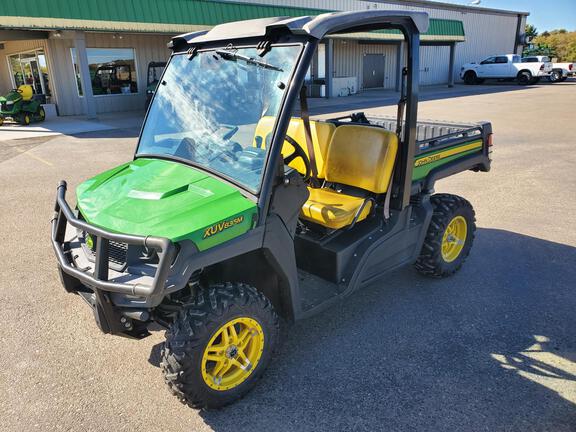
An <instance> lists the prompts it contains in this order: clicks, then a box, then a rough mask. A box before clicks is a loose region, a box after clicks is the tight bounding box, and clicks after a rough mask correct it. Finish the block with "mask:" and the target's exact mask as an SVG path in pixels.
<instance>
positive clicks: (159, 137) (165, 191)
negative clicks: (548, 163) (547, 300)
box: [52, 10, 492, 408]
mask: <svg viewBox="0 0 576 432" xmlns="http://www.w3.org/2000/svg"><path fill="white" fill-rule="evenodd" d="M428 21H429V20H428V15H427V14H426V13H423V12H414V11H391V10H366V11H357V12H337V13H326V14H323V15H319V16H315V17H311V16H305V17H299V18H286V17H279V18H264V19H257V20H252V21H249V22H241V23H226V24H221V25H218V26H215V27H214V28H213V29H211V30H209V31H201V32H195V33H189V34H185V35H181V36H177V37H174V38H173V39H172V42H171V44H170V47H171V49H172V55H171V58H170V61H169V63H168V65H167V66H166V69H165V71H164V73H163V75H162V78H160V82H159V84H158V86H157V88H156V91H155V94H154V97H153V98H152V102H151V104H150V107H149V109H148V111H147V115H146V119H145V122H144V125H143V127H142V130H141V133H140V137H139V141H138V146H137V149H136V152H135V155H134V158H133V159H132V160H130V161H128V162H126V163H124V164H122V165H120V166H118V167H115V168H112V169H110V170H108V171H106V172H103V173H101V174H99V175H97V176H95V177H93V178H91V179H89V180H86V181H85V182H83V183H81V184H80V185H79V186H78V187H77V188H76V197H77V202H76V207H75V208H74V206H70V205H69V204H68V202H67V200H66V190H67V185H66V182H65V181H61V182H60V184H59V186H58V188H57V194H56V204H55V212H54V217H53V220H52V245H53V248H54V252H55V254H56V258H57V261H58V269H59V275H60V278H61V282H62V285H63V286H64V289H65V290H66V291H68V292H70V293H74V294H77V295H78V296H80V297H81V298H82V299H83V300H85V301H86V303H87V304H88V305H89V307H90V308H91V309H92V312H93V315H94V319H95V321H96V323H97V325H98V327H99V328H100V329H101V330H102V331H103V332H104V333H108V334H112V335H118V336H124V337H130V338H136V339H140V338H144V337H146V336H148V335H149V334H150V333H149V329H153V328H157V326H158V325H160V326H162V327H164V328H166V341H165V343H164V345H163V348H162V351H161V357H162V360H161V368H162V370H163V373H164V378H165V381H166V383H167V384H168V387H169V388H170V390H171V392H172V393H173V394H174V395H176V396H177V397H178V399H179V400H180V401H182V402H184V403H187V404H189V405H190V406H192V407H198V408H218V407H222V406H224V405H226V404H229V403H231V402H233V401H235V400H236V399H238V398H240V397H241V396H243V395H244V394H246V393H247V392H248V391H249V390H250V389H251V388H253V387H254V385H255V384H256V382H257V381H258V378H259V377H261V376H262V374H263V373H264V370H265V369H266V366H267V365H268V364H269V362H270V360H271V359H272V358H273V352H274V349H275V347H276V346H277V343H278V340H279V337H280V332H279V325H280V323H286V322H288V323H289V322H292V321H296V320H301V319H304V318H307V317H310V316H312V315H314V314H317V313H319V312H320V311H323V310H325V309H326V308H327V307H328V306H330V305H333V304H334V303H336V302H337V301H342V300H343V301H349V300H347V298H348V299H349V298H351V297H353V296H360V295H361V294H360V292H359V288H361V287H364V286H366V285H369V284H374V283H375V282H378V284H379V285H380V286H381V287H382V288H385V286H386V284H393V283H394V280H393V278H391V277H390V276H388V278H382V276H384V275H386V274H388V275H389V274H390V272H391V271H392V270H395V269H397V268H398V267H401V266H406V265H414V267H415V268H416V270H417V271H419V272H420V273H422V274H423V275H426V276H430V277H435V278H441V277H447V276H450V275H452V274H454V273H455V272H457V271H458V270H459V269H460V268H461V267H462V265H463V263H464V261H465V260H466V258H467V256H468V254H469V252H470V250H471V248H472V243H473V240H474V234H475V229H476V224H475V216H474V210H473V208H472V205H471V204H470V203H469V202H468V201H467V200H466V199H464V198H462V197H459V196H456V195H452V194H447V193H441V194H437V193H435V192H434V187H435V183H436V182H437V181H438V180H439V179H442V178H445V177H448V176H452V175H455V174H457V173H460V172H465V171H474V172H486V171H488V170H489V169H490V164H491V151H492V127H491V125H490V123H477V124H471V125H466V126H465V127H461V128H452V127H446V126H443V125H442V124H438V127H437V128H436V129H435V131H436V132H434V133H432V130H431V128H430V127H429V125H425V124H424V123H421V124H417V114H418V88H419V70H420V67H419V58H420V53H419V47H420V34H421V33H423V32H426V31H427V29H428V25H429V22H428ZM378 30H394V31H399V32H400V33H401V34H403V35H404V40H405V44H403V48H405V50H406V55H405V56H404V57H403V58H404V59H405V62H406V67H405V68H404V69H403V72H402V76H401V82H402V85H401V89H402V90H401V94H400V98H399V102H398V106H397V114H396V116H395V117H392V118H391V119H389V120H385V119H377V118H372V117H368V116H366V115H365V114H363V113H350V114H349V115H347V116H344V117H338V118H333V119H328V120H326V119H324V120H320V119H311V118H310V115H309V111H308V104H307V100H306V94H307V92H306V87H305V86H304V82H305V79H306V74H307V72H308V71H309V69H310V65H311V64H312V62H313V61H314V60H313V59H314V57H315V55H316V52H317V49H318V47H319V45H320V44H321V43H323V41H326V38H327V37H328V36H330V35H338V34H342V33H345V34H346V33H355V32H371V31H378ZM338 103H341V102H340V101H338ZM295 111H296V112H295ZM405 324H406V325H410V323H405ZM386 331H387V330H386V329H383V330H382V332H383V333H382V334H383V335H385V334H386ZM351 355H354V354H351ZM123 361H127V362H129V361H130V359H124V360H123ZM305 366H306V365H303V367H305ZM334 366H335V367H338V365H336V364H335V365H334ZM86 371H87V373H90V365H86ZM145 388H146V387H145V384H143V390H144V389H145ZM120 403H121V402H120Z"/></svg>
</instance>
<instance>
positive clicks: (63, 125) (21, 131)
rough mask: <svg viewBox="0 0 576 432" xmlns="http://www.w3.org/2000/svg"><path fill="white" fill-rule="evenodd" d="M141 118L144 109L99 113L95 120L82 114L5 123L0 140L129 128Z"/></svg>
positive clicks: (1, 127) (136, 125)
mask: <svg viewBox="0 0 576 432" xmlns="http://www.w3.org/2000/svg"><path fill="white" fill-rule="evenodd" d="M143 119H144V111H128V112H119V113H108V114H101V115H99V116H98V119H96V120H88V119H86V117H84V116H65V117H52V118H48V119H46V121H44V122H42V123H32V124H30V125H29V126H22V125H20V124H14V123H5V124H4V126H0V142H2V141H10V140H17V139H24V138H28V139H29V138H38V137H48V136H55V135H77V134H81V133H86V132H98V131H107V130H113V129H130V128H136V127H140V126H141V125H142V121H143Z"/></svg>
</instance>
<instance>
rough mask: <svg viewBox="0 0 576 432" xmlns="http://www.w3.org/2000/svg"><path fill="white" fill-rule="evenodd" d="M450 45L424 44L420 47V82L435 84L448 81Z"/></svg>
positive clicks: (422, 83)
mask: <svg viewBox="0 0 576 432" xmlns="http://www.w3.org/2000/svg"><path fill="white" fill-rule="evenodd" d="M449 66H450V47H447V46H423V47H421V48H420V84H421V85H435V84H446V83H447V82H448V68H449Z"/></svg>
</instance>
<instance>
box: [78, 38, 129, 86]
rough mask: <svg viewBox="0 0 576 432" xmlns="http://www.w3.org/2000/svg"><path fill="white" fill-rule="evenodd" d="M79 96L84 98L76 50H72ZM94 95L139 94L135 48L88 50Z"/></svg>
mask: <svg viewBox="0 0 576 432" xmlns="http://www.w3.org/2000/svg"><path fill="white" fill-rule="evenodd" d="M71 53H72V64H73V65H74V73H75V74H76V84H77V86H78V94H79V95H80V96H82V95H83V94H84V93H83V91H82V84H81V82H80V68H79V65H78V59H77V57H76V49H75V48H71ZM86 54H87V55H88V69H89V70H90V80H91V82H92V93H93V94H94V95H95V96H98V95H111V94H131V93H138V84H137V82H138V78H137V75H136V61H135V56H134V49H133V48H86Z"/></svg>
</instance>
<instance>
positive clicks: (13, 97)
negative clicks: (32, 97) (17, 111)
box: [0, 90, 22, 103]
mask: <svg viewBox="0 0 576 432" xmlns="http://www.w3.org/2000/svg"><path fill="white" fill-rule="evenodd" d="M20 99H22V96H21V95H20V93H18V92H17V91H15V90H10V92H8V94H7V95H6V96H0V102H8V101H12V102H14V103H16V102H18V101H19V100H20Z"/></svg>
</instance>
